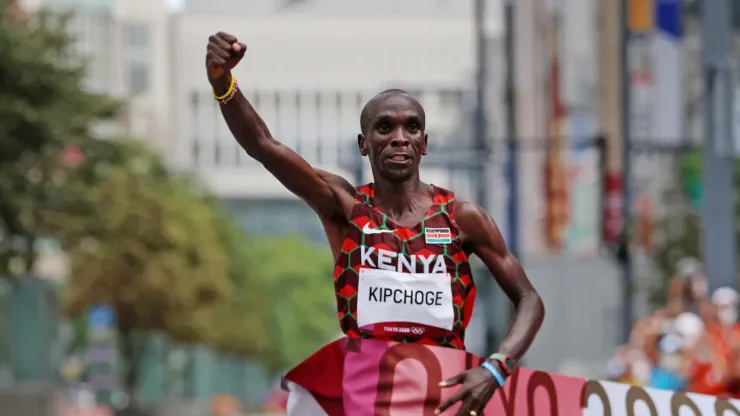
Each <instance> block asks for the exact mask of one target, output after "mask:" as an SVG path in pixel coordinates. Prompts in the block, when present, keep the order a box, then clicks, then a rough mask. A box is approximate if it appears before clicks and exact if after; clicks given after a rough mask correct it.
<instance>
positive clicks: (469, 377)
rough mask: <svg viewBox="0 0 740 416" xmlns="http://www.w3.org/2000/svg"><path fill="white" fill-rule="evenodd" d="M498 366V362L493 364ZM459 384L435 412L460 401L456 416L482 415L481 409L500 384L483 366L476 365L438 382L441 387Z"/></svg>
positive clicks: (438, 412)
mask: <svg viewBox="0 0 740 416" xmlns="http://www.w3.org/2000/svg"><path fill="white" fill-rule="evenodd" d="M494 365H495V366H496V367H498V363H495V364H494ZM457 385H461V386H460V389H459V390H458V391H456V392H455V394H453V395H452V396H450V398H449V399H447V400H446V401H445V402H444V403H442V404H441V405H440V406H439V407H438V408H437V411H436V413H437V414H440V413H442V412H444V411H445V410H447V409H448V408H450V407H451V406H452V405H453V404H455V403H457V402H460V401H461V402H462V406H460V410H458V411H457V413H456V415H457V416H476V415H477V416H482V415H483V409H484V408H485V407H486V404H488V401H489V400H491V397H493V393H494V392H495V391H496V389H497V388H499V387H500V386H499V385H498V382H496V379H495V378H493V375H492V374H491V373H489V372H488V370H486V369H485V368H482V367H478V368H473V369H470V370H468V371H464V372H462V373H460V374H458V375H456V376H454V377H452V378H450V379H447V380H445V381H443V382H442V383H440V386H442V387H452V386H457Z"/></svg>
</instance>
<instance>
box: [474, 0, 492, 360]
mask: <svg viewBox="0 0 740 416" xmlns="http://www.w3.org/2000/svg"><path fill="white" fill-rule="evenodd" d="M485 19H486V0H474V4H473V21H474V24H473V26H474V30H475V50H476V54H475V58H476V76H475V124H474V132H473V134H474V136H475V137H474V140H475V147H476V153H477V157H478V160H479V161H480V162H482V163H481V164H480V166H476V168H477V170H478V178H477V179H478V186H477V190H476V191H477V192H476V200H477V202H478V204H480V206H481V207H483V209H486V210H487V209H488V205H489V203H488V202H489V201H488V184H487V179H488V177H487V174H486V172H487V169H486V168H487V166H486V165H487V162H488V160H489V156H490V155H489V152H488V151H489V149H490V146H489V143H488V120H487V106H486V92H487V88H488V83H487V76H488V50H487V49H488V42H487V41H486V32H485ZM478 274H479V276H480V277H481V278H482V279H478V282H480V283H479V289H480V292H479V293H481V295H482V297H483V299H485V301H484V302H483V305H484V310H485V324H484V325H485V336H484V342H483V344H484V345H485V351H486V352H487V353H490V352H493V351H495V350H496V348H497V339H496V338H497V337H496V326H497V322H496V320H495V317H496V312H495V311H496V308H495V301H496V299H495V298H496V297H495V291H494V286H493V279H492V278H491V276H490V274H489V273H488V272H487V271H486V270H483V269H481V270H480V271H479V272H478Z"/></svg>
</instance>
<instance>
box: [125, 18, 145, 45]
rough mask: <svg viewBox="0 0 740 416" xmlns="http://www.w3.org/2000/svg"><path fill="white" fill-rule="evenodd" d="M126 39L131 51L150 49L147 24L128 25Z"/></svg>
mask: <svg viewBox="0 0 740 416" xmlns="http://www.w3.org/2000/svg"><path fill="white" fill-rule="evenodd" d="M126 37H127V39H128V46H129V48H130V49H149V43H150V41H149V26H148V25H147V24H145V23H129V24H128V25H126Z"/></svg>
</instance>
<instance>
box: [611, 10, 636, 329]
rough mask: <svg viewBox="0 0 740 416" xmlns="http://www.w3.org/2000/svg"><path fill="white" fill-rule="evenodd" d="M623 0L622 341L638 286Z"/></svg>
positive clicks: (632, 311) (628, 73) (621, 25)
mask: <svg viewBox="0 0 740 416" xmlns="http://www.w3.org/2000/svg"><path fill="white" fill-rule="evenodd" d="M614 1H619V3H620V6H619V9H620V12H619V14H620V31H621V35H620V61H621V66H622V70H621V71H620V77H621V82H620V84H621V94H620V105H621V125H622V128H621V130H622V241H620V244H624V247H623V249H624V257H623V258H622V259H621V260H622V339H623V340H625V341H626V340H627V339H629V336H630V332H632V321H633V320H634V303H633V300H632V291H633V287H634V281H635V276H634V265H633V262H632V260H633V259H632V247H631V243H632V131H631V125H630V116H631V114H630V111H631V106H630V99H631V97H630V62H629V40H630V31H629V25H628V22H627V19H628V7H629V6H628V3H629V2H627V1H626V0H614Z"/></svg>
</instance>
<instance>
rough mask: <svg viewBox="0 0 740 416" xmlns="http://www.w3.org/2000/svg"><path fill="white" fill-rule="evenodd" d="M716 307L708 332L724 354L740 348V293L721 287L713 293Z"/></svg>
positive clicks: (713, 302) (713, 301)
mask: <svg viewBox="0 0 740 416" xmlns="http://www.w3.org/2000/svg"><path fill="white" fill-rule="evenodd" d="M712 305H713V307H714V309H715V313H714V317H713V319H712V320H711V321H710V322H708V329H707V332H708V333H709V336H710V338H711V339H712V340H713V341H714V343H715V344H716V347H717V348H718V349H720V350H722V352H723V353H724V354H727V355H729V354H730V353H731V352H732V350H735V349H738V348H740V326H739V325H738V323H737V318H738V306H740V294H738V292H737V291H736V290H735V289H732V288H730V287H721V288H719V289H717V290H715V291H714V293H712Z"/></svg>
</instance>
